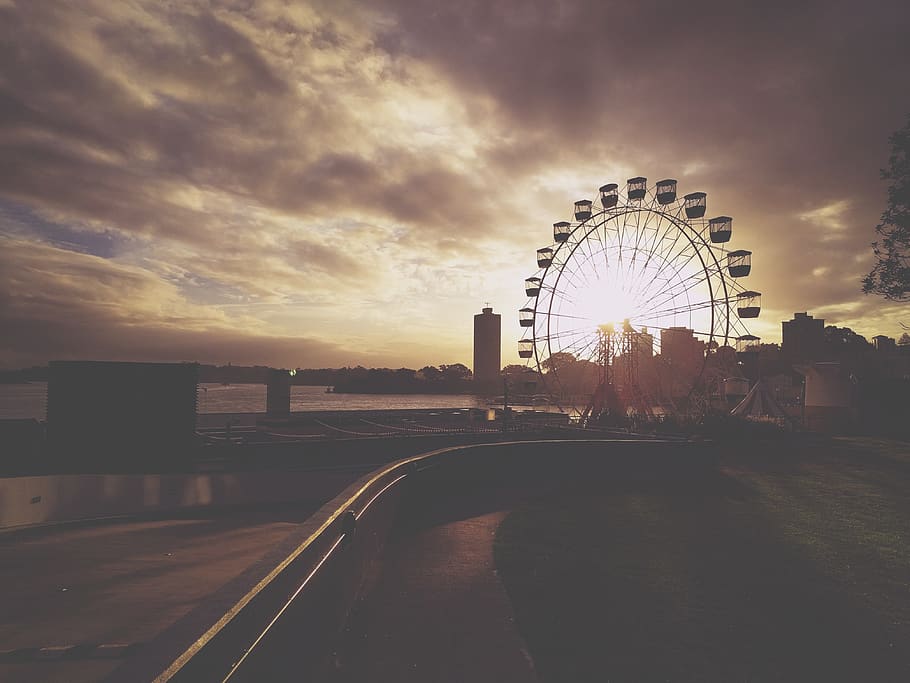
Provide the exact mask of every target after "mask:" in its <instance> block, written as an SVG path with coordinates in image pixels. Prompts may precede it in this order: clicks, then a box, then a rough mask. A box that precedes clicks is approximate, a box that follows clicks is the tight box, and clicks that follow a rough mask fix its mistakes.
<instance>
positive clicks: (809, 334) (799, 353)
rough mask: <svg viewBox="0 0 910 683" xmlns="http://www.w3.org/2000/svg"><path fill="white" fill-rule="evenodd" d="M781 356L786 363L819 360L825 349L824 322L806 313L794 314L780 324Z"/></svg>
mask: <svg viewBox="0 0 910 683" xmlns="http://www.w3.org/2000/svg"><path fill="white" fill-rule="evenodd" d="M781 328H782V330H781V336H782V339H783V341H782V343H781V354H782V355H783V357H784V358H786V359H787V360H788V361H790V362H791V363H792V362H799V361H815V360H821V359H822V357H823V355H824V348H825V321H824V319H823V318H813V317H812V316H811V315H809V314H808V313H794V314H793V320H785V321H783V322H782V323H781Z"/></svg>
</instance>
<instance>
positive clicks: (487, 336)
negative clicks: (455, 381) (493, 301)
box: [474, 306, 502, 394]
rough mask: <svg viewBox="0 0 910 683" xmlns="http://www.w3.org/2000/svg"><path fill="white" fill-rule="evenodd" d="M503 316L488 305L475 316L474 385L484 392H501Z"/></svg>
mask: <svg viewBox="0 0 910 683" xmlns="http://www.w3.org/2000/svg"><path fill="white" fill-rule="evenodd" d="M501 367H502V316H501V315H499V313H493V308H492V307H490V306H487V307H486V308H484V309H483V312H482V313H478V314H477V315H475V316H474V386H475V387H476V390H477V391H479V392H482V393H488V394H496V393H499V392H500V390H501V386H502V380H501V379H500V376H499V371H500V368H501Z"/></svg>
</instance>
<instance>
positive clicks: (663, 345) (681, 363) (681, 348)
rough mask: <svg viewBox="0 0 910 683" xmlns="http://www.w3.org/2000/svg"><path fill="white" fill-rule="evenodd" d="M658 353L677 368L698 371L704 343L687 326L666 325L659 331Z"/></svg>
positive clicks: (700, 365)
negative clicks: (666, 326)
mask: <svg viewBox="0 0 910 683" xmlns="http://www.w3.org/2000/svg"><path fill="white" fill-rule="evenodd" d="M660 355H661V357H663V359H664V360H665V361H669V362H670V363H671V364H672V365H674V366H676V367H678V368H684V369H686V370H690V371H691V370H694V371H698V372H700V371H701V368H702V365H703V362H704V359H705V343H704V342H703V341H701V340H700V339H696V338H695V333H694V331H693V330H690V329H689V328H688V327H668V328H666V329H663V330H661V331H660Z"/></svg>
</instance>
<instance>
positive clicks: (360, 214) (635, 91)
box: [0, 0, 910, 368]
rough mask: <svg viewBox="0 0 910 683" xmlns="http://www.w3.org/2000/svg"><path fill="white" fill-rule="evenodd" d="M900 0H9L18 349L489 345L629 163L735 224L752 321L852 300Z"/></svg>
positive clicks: (765, 335)
mask: <svg viewBox="0 0 910 683" xmlns="http://www.w3.org/2000/svg"><path fill="white" fill-rule="evenodd" d="M908 35H910V4H908V3H906V2H903V1H894V2H889V1H886V0H872V1H870V2H863V3H861V2H838V1H837V0H826V1H825V2H815V1H814V0H809V1H806V2H790V1H788V2H777V1H775V0H768V1H766V2H762V3H754V2H730V1H729V0H726V1H723V2H706V1H700V0H692V1H690V2H686V3H680V2H675V1H673V0H640V1H638V2H608V1H606V0H567V1H565V2H555V1H554V2H543V1H534V0H525V1H519V0H476V1H474V0H462V1H459V2H451V1H450V0H428V1H425V2H418V1H416V0H370V1H369V2H367V1H363V2H351V1H348V0H327V1H326V2H320V1H314V2H308V3H307V2H284V1H280V0H262V1H260V2H252V1H250V0H246V1H244V0H224V1H222V2H214V1H213V2H203V1H198V0H180V1H179V2H178V1H173V2H171V1H167V0H154V1H147V2H146V1H143V0H123V1H121V2H109V1H108V0H97V1H93V0H81V1H80V2H55V1H54V0H42V1H41V2H35V1H34V0H21V1H17V0H0V367H6V368H14V367H24V366H28V365H32V364H43V363H45V362H47V361H48V360H52V359H79V358H84V359H112V360H154V361H181V360H189V361H200V362H205V363H219V364H220V363H227V362H232V363H234V364H243V365H249V364H263V365H271V366H279V367H329V366H331V367H337V366H352V365H357V364H362V365H367V366H389V367H402V366H405V367H414V368H419V367H422V366H424V365H437V364H440V363H456V362H462V363H465V364H467V365H470V364H471V359H472V348H471V347H472V325H473V318H472V317H473V315H474V314H475V313H477V312H479V311H480V309H481V308H482V307H483V306H484V305H486V304H487V303H489V304H491V305H492V306H493V307H494V310H495V311H496V312H499V313H502V314H503V363H504V364H505V363H509V362H518V358H517V353H516V351H517V346H516V340H517V339H518V338H519V337H520V336H521V329H520V328H519V326H518V321H517V309H518V308H520V307H522V306H524V305H525V302H526V298H525V296H524V292H523V280H524V278H526V277H528V276H530V275H533V274H534V271H535V270H536V264H535V251H536V249H537V248H539V247H542V246H546V245H547V244H549V243H550V242H551V241H552V233H551V230H552V227H551V226H552V223H553V222H555V221H557V220H561V219H567V218H569V216H570V213H571V208H572V203H573V202H574V200H576V199H579V198H582V197H589V198H595V194H596V190H597V188H598V187H599V186H600V185H602V184H604V183H607V182H618V183H620V184H622V183H624V181H625V180H626V179H627V178H630V177H633V176H637V175H642V176H646V177H648V178H649V179H651V180H652V181H656V180H658V179H660V178H665V177H672V178H677V179H678V181H679V188H680V191H681V192H692V191H696V190H702V191H705V192H707V193H708V202H709V209H708V212H709V214H711V215H715V214H726V215H730V216H733V217H734V219H735V230H736V233H735V236H734V244H735V248H746V249H750V250H752V251H753V257H752V259H753V261H752V274H751V275H750V277H749V286H750V287H751V288H753V289H755V290H758V291H760V292H762V294H763V297H762V306H763V310H762V314H761V317H760V318H759V319H758V320H757V321H755V322H754V323H750V327H749V329H750V331H751V332H753V333H754V334H756V335H759V336H761V337H762V339H763V340H764V341H768V342H777V341H779V340H780V322H781V321H782V320H786V319H789V318H791V317H792V314H793V313H794V312H795V311H809V312H810V313H811V314H813V315H815V316H816V317H822V318H825V319H826V321H827V322H828V323H830V324H836V325H839V326H849V327H851V328H853V329H854V330H856V331H857V332H859V333H860V334H863V335H865V336H867V337H871V336H873V335H876V334H887V335H890V336H898V335H899V334H900V333H901V331H902V330H901V327H900V322H901V321H902V320H903V321H905V322H910V313H908V307H907V306H906V304H898V303H893V302H888V301H886V300H884V299H881V298H879V297H875V296H866V295H864V294H862V292H861V279H862V277H863V275H865V274H866V273H867V272H868V271H869V270H870V269H871V267H872V263H873V256H872V251H871V247H870V243H871V242H872V241H873V239H875V233H874V227H875V225H876V224H877V223H878V222H879V217H880V215H881V213H882V211H883V210H884V208H885V201H886V194H887V184H886V183H885V182H884V181H882V180H881V178H880V173H879V172H880V169H882V168H883V167H885V166H886V165H887V161H888V155H889V150H890V145H889V142H888V138H889V136H890V135H891V134H892V133H893V132H894V131H896V130H898V129H899V128H901V127H902V126H903V125H904V124H905V122H906V120H907V115H908V114H910V87H908V85H910V78H908V73H910V39H908Z"/></svg>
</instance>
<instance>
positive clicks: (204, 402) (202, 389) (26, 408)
mask: <svg viewBox="0 0 910 683" xmlns="http://www.w3.org/2000/svg"><path fill="white" fill-rule="evenodd" d="M485 406H486V401H485V399H482V398H479V397H476V396H470V395H465V394H335V393H326V387H311V386H292V387H291V410H292V411H307V410H402V409H404V410H406V409H416V408H453V409H455V408H479V407H485ZM46 411H47V384H46V383H44V382H34V383H31V384H0V419H9V418H35V419H38V420H43V419H44V418H45V416H46ZM197 411H198V412H200V413H264V412H265V385H264V384H230V385H222V384H212V383H202V384H200V385H199V390H198V393H197Z"/></svg>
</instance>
